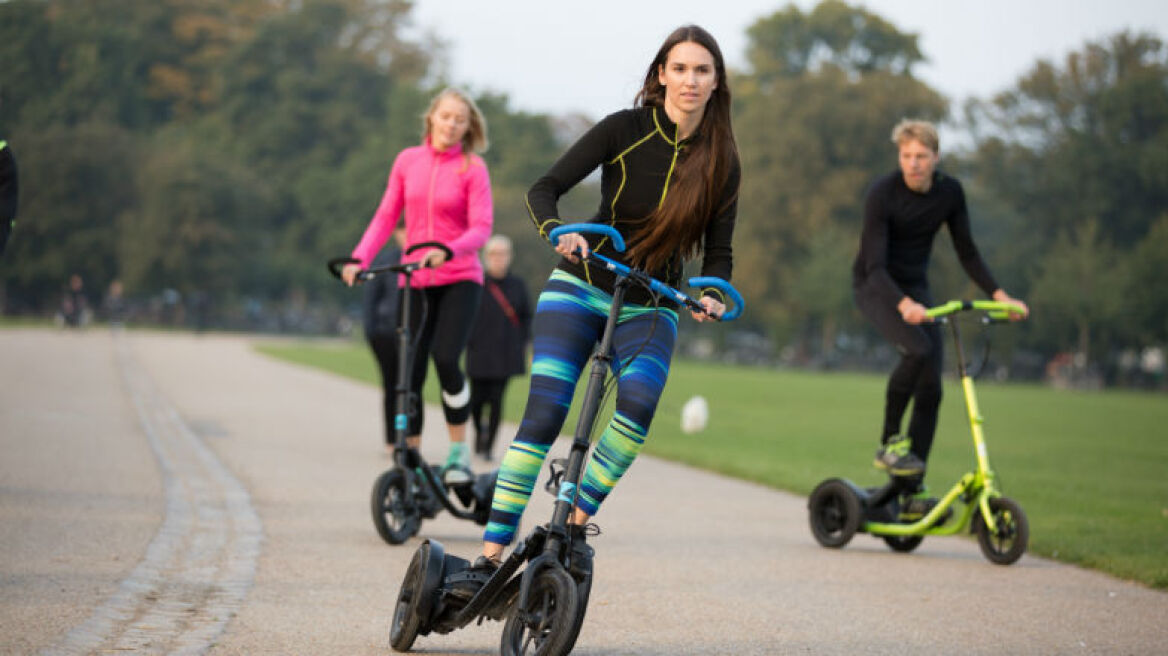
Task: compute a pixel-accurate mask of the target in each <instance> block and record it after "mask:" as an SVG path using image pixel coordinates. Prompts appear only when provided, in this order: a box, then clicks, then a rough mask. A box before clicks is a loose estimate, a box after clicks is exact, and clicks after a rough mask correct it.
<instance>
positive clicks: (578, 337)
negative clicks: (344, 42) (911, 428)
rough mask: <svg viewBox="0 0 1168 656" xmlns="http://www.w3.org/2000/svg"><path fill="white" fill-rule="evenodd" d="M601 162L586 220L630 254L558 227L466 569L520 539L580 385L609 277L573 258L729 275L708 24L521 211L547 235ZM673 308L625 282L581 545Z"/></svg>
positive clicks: (641, 415)
mask: <svg viewBox="0 0 1168 656" xmlns="http://www.w3.org/2000/svg"><path fill="white" fill-rule="evenodd" d="M597 167H600V169H601V198H600V207H599V209H598V211H597V213H596V215H595V216H594V217H593V218H592V219H590V221H591V222H593V223H604V224H608V225H611V226H613V227H615V228H616V229H617V230H618V231H619V232H620V233H621V235H622V236H623V237H624V238H625V241H626V242H627V243H628V244H629V249H628V251H627V252H624V253H621V252H618V251H616V250H615V249H613V248H612V245H611V244H610V243H609V242H608V240H607V239H601V238H596V237H592V238H591V239H590V238H586V237H585V236H584V235H582V234H579V233H568V234H566V235H563V236H561V237H560V239H559V241H558V243H557V245H556V251H557V252H558V253H560V254H561V255H563V259H562V260H561V261H560V263H559V265H558V266H557V267H556V269H555V271H553V272H552V275H551V277H550V278H549V280H548V282H547V284H546V286H545V287H544V290H543V292H542V293H541V295H540V297H539V301H538V304H537V306H536V313H535V319H534V325H533V333H534V357H533V361H532V367H531V390H530V394H529V396H528V399H527V407H526V410H525V412H524V416H523V421H522V423H521V424H520V427H519V432H518V434H517V435H516V436H515V439H514V440H513V442H512V443H511V445H510V447H509V448H508V450H507V453H506V455H505V456H504V458H503V461H502V466H501V468H500V470H499V480H498V484H497V487H496V488H495V496H494V501H493V502H492V507H491V516H490V521H489V523H488V524H487V528H486V533H485V535H484V545H483V556H482V557H481V558H479V559H478V560H477V561H476V562H475V563H474V566H473V567H472V569H474V570H478V571H482V572H490V571H493V569H494V568H495V567H496V566H497V563H498V562H499V561H500V559H501V556H502V553H503V550H504V548H505V547H506V545H508V544H510V543H511V541H512V540H513V539H514V537H515V532H516V529H517V527H518V525H519V519H520V516H521V515H522V513H523V510H524V508H525V507H526V505H527V501H528V499H529V498H530V495H531V490H532V487H533V486H534V484H535V481H536V478H537V477H538V474H539V470H540V467H541V464H542V463H543V460H544V458H545V457H546V455H547V452H548V448H549V447H550V446H551V444H552V442H553V441H554V440H555V438H556V436H557V435H559V433H560V429H561V427H562V426H563V423H564V419H565V418H566V416H567V412H568V407H569V406H570V405H571V400H572V395H573V393H574V391H575V387H576V381H577V379H578V378H579V376H580V373H581V371H582V370H583V368H584V365H585V364H586V362H587V360H588V358H589V356H590V355H591V353H592V349H593V348H594V347H595V345H596V342H597V339H598V338H599V336H600V334H601V332H602V331H603V329H604V323H605V319H606V317H607V315H608V312H609V307H610V306H611V303H612V294H613V290H614V283H615V277H614V275H613V274H612V273H611V272H609V271H608V270H607V269H605V268H603V267H602V266H596V265H595V264H593V263H592V262H590V261H589V260H588V259H586V258H582V257H578V254H584V255H586V254H587V253H589V252H590V251H593V250H595V251H596V252H598V253H602V254H604V255H606V256H609V257H610V258H612V259H614V260H617V261H619V262H622V263H624V264H628V265H631V266H633V267H635V268H639V269H643V270H645V271H647V272H648V273H649V274H650V275H652V276H653V277H656V278H658V279H660V280H663V281H665V282H667V283H670V284H672V285H678V284H679V281H680V279H681V271H682V265H683V263H684V261H685V260H687V259H690V258H695V257H697V256H698V255H699V254H700V255H701V257H702V269H701V274H702V275H703V276H715V277H718V278H722V279H724V280H729V279H730V271H731V264H732V257H731V247H730V238H731V235H732V233H733V231H734V220H735V216H736V212H737V198H738V179H739V168H738V152H737V147H736V145H735V143H734V133H733V130H732V128H731V125H730V89H729V86H728V83H727V79H726V69H725V66H724V64H723V60H722V53H721V51H720V49H719V48H718V44H717V42H716V41H715V40H714V38H713V37H712V36H710V34H709V33H708V32H706V31H705V30H703V29H702V28H700V27H697V26H695V25H688V26H684V27H681V28H679V29H677V30H675V31H674V32H673V33H672V34H670V35H669V37H668V38H667V39H666V40H665V43H664V44H662V46H661V48H660V50H659V51H658V52H657V56H656V57H655V58H654V59H653V62H652V63H651V64H650V65H649V69H648V71H647V72H646V74H645V82H644V85H643V86H642V88H641V90H640V92H638V94H637V96H636V99H635V100H634V107H633V109H628V110H624V111H620V112H616V113H615V114H612V115H610V116H608V117H606V118H605V119H603V120H602V121H600V123H598V124H597V125H596V126H594V127H593V128H592V129H591V130H589V131H588V132H587V133H586V134H585V135H584V136H583V137H581V138H580V140H579V141H577V142H576V143H575V144H574V145H572V147H571V148H569V149H568V151H567V152H566V153H564V155H563V156H562V157H560V159H559V160H558V161H557V162H556V163H555V164H554V165H553V166H552V168H551V169H550V170H549V171H548V172H547V174H546V175H544V176H543V177H542V178H540V179H539V180H538V181H537V182H536V183H535V185H533V186H532V187H531V190H530V191H529V192H528V194H527V206H528V209H529V211H530V214H531V219H532V221H533V222H534V223H535V226H536V228H537V229H538V230H539V231H540V234H541V235H543V236H545V237H546V236H547V234H548V232H549V231H550V230H552V229H553V228H555V227H556V226H557V225H560V224H562V223H563V221H562V220H561V219H560V216H559V213H558V210H557V201H558V199H559V198H560V197H561V196H562V195H563V194H565V193H567V191H568V190H569V189H571V188H572V187H574V186H575V185H576V184H578V183H579V182H580V181H581V180H583V179H584V178H585V177H587V176H588V175H589V174H590V173H592V172H593V171H594V170H595V169H596V168H597ZM701 303H702V305H703V306H704V307H705V308H706V310H707V312H708V313H709V314H712V315H715V316H717V315H720V314H721V313H722V312H723V311H724V310H725V305H724V304H723V303H724V299H723V298H722V297H721V295H720V293H719V292H718V291H716V290H713V289H709V290H703V296H702V298H701ZM678 310H679V308H678V306H677V305H676V304H675V303H674V302H672V301H671V300H668V299H663V298H655V297H654V295H653V293H652V292H651V291H650V290H648V289H647V288H645V287H637V286H634V287H630V288H629V289H628V293H627V295H626V297H625V306H624V308H623V309H622V312H621V315H620V319H619V321H618V323H617V326H616V329H615V333H614V336H613V353H612V355H613V357H614V361H613V369H614V371H615V372H616V377H617V380H618V387H617V395H616V409H615V412H614V415H613V418H612V421H611V422H610V423H609V425H608V426H607V428H606V429H605V431H604V433H603V434H602V435H601V436H600V438H599V440H598V441H597V443H596V445H595V447H594V449H593V451H592V455H591V457H590V458H589V462H588V465H587V467H586V470H585V474H584V478H583V480H582V481H581V485H580V488H579V494H578V497H577V501H576V509H575V511H574V513H573V516H572V519H571V527H570V528H571V529H572V531H573V536H572V539H573V548H574V549H583V550H587V549H588V547H586V545H584V539H583V534H584V524H585V523H586V522H587V520H588V519H589V518H590V517H591V516H592V515H594V514H595V513H596V511H597V509H598V507H599V506H600V503H601V502H602V501H603V500H604V499H605V498H606V497H607V496H608V494H609V493H610V492H611V491H612V488H613V486H614V485H615V484H616V482H617V481H618V480H619V479H620V478H621V476H622V475H623V474H624V473H625V471H626V470H627V469H628V467H629V465H630V464H632V461H633V459H634V458H636V456H637V454H638V453H639V452H640V450H641V447H642V445H643V444H644V440H645V437H646V436H647V434H648V430H649V424H650V421H651V420H652V418H653V414H654V413H655V411H656V409H657V402H658V399H660V397H661V392H662V390H663V389H664V386H665V379H666V377H667V375H668V373H669V363H670V360H671V357H672V354H673V347H674V343H675V341H676V338H677V321H678ZM691 315H692V316H693V318H694V319H696V320H697V321H704V320H706V319H708V318H709V316H708V315H707V314H705V313H691ZM467 585H468V587H473V586H474V585H475V584H473V583H468V584H467ZM464 592H470V593H473V590H465V591H464Z"/></svg>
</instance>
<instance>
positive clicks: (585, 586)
mask: <svg viewBox="0 0 1168 656" xmlns="http://www.w3.org/2000/svg"><path fill="white" fill-rule="evenodd" d="M591 594H592V572H591V571H589V572H588V575H587V576H585V577H584V578H583V579H582V580H580V581H577V582H576V621H575V623H574V624H573V625H572V628H571V630H570V631H569V633H570V636H569V638H568V642H567V644H566V645H564V653H565V654H567V653H570V652H571V651H572V648H573V647H575V646H576V638H579V637H580V629H582V628H584V615H585V614H586V613H587V612H588V597H589V596H590V595H591Z"/></svg>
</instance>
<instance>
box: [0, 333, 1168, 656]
mask: <svg viewBox="0 0 1168 656" xmlns="http://www.w3.org/2000/svg"><path fill="white" fill-rule="evenodd" d="M251 343H252V342H251V341H250V340H249V339H247V338H243V337H236V336H202V337H199V336H192V335H186V334H154V333H138V332H130V333H121V334H113V333H110V332H108V331H107V330H105V329H104V328H92V329H90V330H88V331H83V332H57V331H51V330H25V329H7V330H0V449H2V452H0V453H2V454H3V456H2V458H0V586H2V588H0V590H2V592H0V653H3V654H33V653H49V654H57V653H60V654H88V653H94V654H106V653H143V654H163V653H180V654H187V653H190V654H198V653H206V654H212V655H221V654H312V655H333V654H335V655H343V656H352V655H361V654H387V653H390V649H389V647H388V638H387V628H388V622H389V616H390V609H391V606H392V604H393V601H394V598H395V595H396V592H397V589H398V585H399V583H400V580H401V577H402V575H403V573H404V571H405V568H406V565H407V563H408V560H409V558H410V556H411V555H412V553H413V551H414V548H415V547H416V546H417V543H418V541H417V540H413V541H411V542H410V543H408V544H407V545H403V546H399V547H390V546H388V545H386V544H384V543H383V542H382V541H381V540H380V539H379V538H378V537H377V535H376V533H375V531H374V529H373V526H372V523H371V521H370V519H369V512H368V495H369V488H370V485H371V484H372V482H373V480H374V478H375V477H376V476H377V475H378V474H379V473H380V471H382V470H383V469H384V468H385V467H386V466H387V465H388V459H387V458H386V457H385V456H384V454H383V450H382V448H381V445H380V437H379V436H380V430H381V428H380V421H381V419H380V414H379V410H378V407H379V406H378V403H379V392H378V391H377V390H375V389H373V388H371V387H369V386H364V385H360V384H357V383H354V382H350V381H347V380H343V379H341V378H338V377H335V376H332V375H328V374H323V373H319V372H315V371H310V370H307V369H302V368H298V367H295V366H292V365H288V364H285V363H281V362H277V361H273V360H270V359H267V358H265V357H263V356H260V355H258V354H256V353H255V352H253V351H252V349H251ZM428 416H429V417H430V418H432V419H435V418H437V413H434V412H433V411H431V413H430V414H429V415H428ZM661 420H665V421H668V419H666V418H661ZM439 424H440V421H432V420H431V421H430V423H429V425H430V426H431V427H432V428H436V429H438V432H435V431H432V430H428V431H427V437H426V441H427V447H426V449H425V450H426V451H427V452H428V453H430V454H433V455H438V454H440V453H441V452H443V451H444V448H445V444H444V443H445V439H444V438H443V437H442V434H441V433H442V431H441V427H440V425H439ZM702 437H704V438H705V439H729V437H727V436H718V435H715V434H714V433H712V432H708V433H705V434H704V435H703V436H702ZM779 446H780V445H776V448H779ZM564 447H565V445H564V444H561V445H559V446H558V447H557V450H559V451H563V450H564ZM553 453H555V451H553ZM486 466H487V465H486V464H485V463H476V467H477V468H480V469H481V468H485V467H486ZM550 501H551V497H550V496H548V495H545V494H543V493H542V492H537V493H536V496H535V497H534V501H533V504H532V507H531V508H530V509H529V512H528V514H527V518H526V520H525V524H524V529H523V530H524V531H526V530H527V529H529V528H530V527H531V526H533V525H534V524H535V522H536V521H542V520H543V518H544V517H545V516H546V514H547V509H548V508H549V507H550ZM597 521H598V523H599V524H600V525H601V527H602V529H603V531H604V532H603V534H602V535H601V536H599V537H597V538H593V539H592V540H591V543H592V544H593V545H594V546H595V547H596V548H597V557H596V568H597V577H598V578H597V581H596V584H595V586H594V588H593V592H592V601H591V604H590V606H589V609H588V618H587V621H586V623H585V626H584V629H583V631H582V633H581V636H580V639H579V642H578V643H577V649H576V651H575V653H577V654H585V655H587V654H591V655H596V656H600V655H617V654H652V655H666V654H670V655H671V654H994V655H1000V654H1164V653H1166V652H1168V595H1165V594H1164V593H1161V592H1156V591H1152V590H1149V589H1146V588H1144V587H1141V586H1138V585H1134V584H1131V583H1126V582H1122V581H1118V580H1115V579H1112V578H1109V577H1107V576H1104V575H1101V574H1098V573H1095V572H1090V571H1085V570H1081V569H1078V568H1075V567H1070V566H1066V565H1062V564H1058V563H1054V562H1051V561H1047V560H1042V559H1039V558H1034V557H1030V556H1026V557H1023V559H1022V560H1021V561H1019V562H1018V563H1017V564H1015V565H1014V566H1011V567H1000V566H995V565H992V564H990V563H989V562H987V561H986V560H985V559H984V558H982V556H981V554H980V552H979V551H978V548H977V545H976V543H975V542H974V541H973V540H971V539H964V538H935V539H931V540H926V541H925V542H924V544H923V545H922V546H921V547H920V548H919V549H918V550H917V551H916V552H915V553H914V554H912V555H908V556H905V555H899V554H894V553H892V552H890V551H889V550H888V549H887V548H886V547H885V546H884V544H883V543H882V542H879V541H877V540H875V539H873V538H871V537H868V536H857V538H856V539H855V540H854V541H853V543H852V544H851V545H849V546H848V547H847V548H846V549H843V550H842V551H835V550H827V549H823V548H820V547H819V546H818V545H816V543H815V542H814V540H813V539H812V538H811V536H810V534H809V532H808V529H807V517H806V509H805V499H803V498H800V497H796V496H793V495H790V494H785V493H782V492H777V491H774V490H770V489H767V488H763V487H760V486H757V485H753V484H749V483H742V482H738V481H734V480H730V479H727V478H723V477H719V476H714V475H710V474H705V473H701V472H698V471H695V470H693V469H689V468H686V467H682V466H678V465H675V464H671V463H668V462H663V461H659V460H655V459H652V458H648V457H643V458H640V459H639V460H638V461H637V463H636V466H635V467H633V469H632V470H631V471H630V473H629V475H628V476H627V477H626V479H625V480H624V481H623V482H622V483H621V485H620V486H619V488H618V490H617V492H616V493H615V494H614V496H613V497H612V499H611V500H610V501H609V503H608V505H607V506H606V507H605V508H604V509H603V511H602V512H601V514H600V515H599V516H598V517H597ZM422 534H423V535H425V536H430V537H435V538H437V539H439V540H441V541H442V542H443V543H444V544H445V545H446V547H447V550H448V551H449V552H452V553H456V554H461V555H467V556H469V555H472V554H473V553H476V552H477V550H478V545H479V542H478V541H479V536H480V529H479V527H477V526H475V525H473V524H471V523H469V522H463V521H458V520H453V519H450V518H449V516H446V515H443V516H441V517H440V518H439V519H436V520H434V521H431V522H427V523H425V524H424V525H423V528H422ZM500 630H501V625H500V624H498V623H495V622H487V623H484V624H483V625H481V626H472V627H468V628H467V629H464V630H462V631H458V632H455V633H453V634H450V635H447V636H428V637H422V638H419V640H418V642H417V643H416V645H415V648H416V650H417V651H418V652H419V653H426V654H493V653H497V651H498V639H499V633H500Z"/></svg>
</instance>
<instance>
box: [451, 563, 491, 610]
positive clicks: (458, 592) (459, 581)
mask: <svg viewBox="0 0 1168 656" xmlns="http://www.w3.org/2000/svg"><path fill="white" fill-rule="evenodd" d="M500 564H501V563H500V562H499V561H495V560H491V559H490V558H487V557H486V556H479V557H478V559H477V560H475V561H474V564H473V565H471V566H470V567H468V568H466V569H464V570H462V571H461V572H456V573H454V574H451V575H450V576H448V577H446V585H445V586H443V587H445V589H446V593H447V594H449V595H450V596H452V597H455V598H457V599H462V600H464V601H470V600H471V598H473V597H474V596H475V595H476V594H478V591H479V590H481V589H482V588H483V586H484V585H486V583H487V581H489V580H490V578H491V577H492V576H494V574H495V572H496V571H498V570H499V565H500Z"/></svg>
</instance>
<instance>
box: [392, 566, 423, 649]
mask: <svg viewBox="0 0 1168 656" xmlns="http://www.w3.org/2000/svg"><path fill="white" fill-rule="evenodd" d="M429 550H430V545H429V544H423V545H422V546H421V547H419V548H418V550H417V551H415V552H414V558H413V560H411V561H410V566H409V567H408V568H406V575H405V578H403V579H402V584H401V590H399V591H398V593H397V604H396V605H395V606H394V609H393V621H392V623H391V624H390V627H389V646H390V647H393V650H394V651H401V652H406V651H409V650H410V647H412V646H414V640H415V639H416V638H417V637H418V633H419V632H420V631H421V628H422V620H423V618H422V617H421V614H420V613H419V612H418V604H419V602H420V600H421V593H422V590H423V588H424V587H425V579H426V562H427V561H428V560H429Z"/></svg>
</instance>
